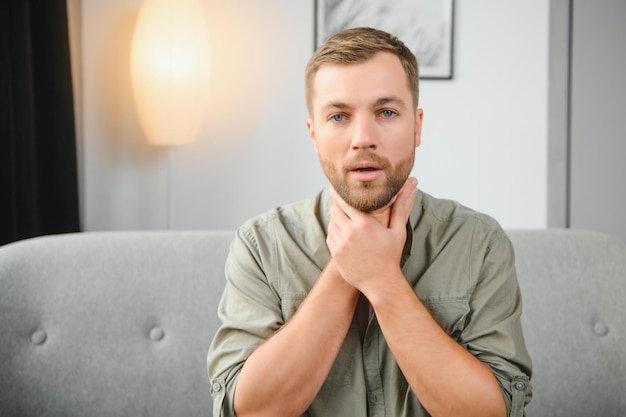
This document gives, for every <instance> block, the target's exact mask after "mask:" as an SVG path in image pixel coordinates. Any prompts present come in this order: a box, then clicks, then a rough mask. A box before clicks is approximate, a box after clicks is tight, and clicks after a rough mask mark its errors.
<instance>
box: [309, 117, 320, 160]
mask: <svg viewBox="0 0 626 417" xmlns="http://www.w3.org/2000/svg"><path fill="white" fill-rule="evenodd" d="M306 128H307V129H308V130H309V137H310V138H311V142H313V149H314V150H315V153H316V154H318V155H319V151H318V150H317V140H316V139H315V124H314V123H313V119H312V118H308V119H306Z"/></svg>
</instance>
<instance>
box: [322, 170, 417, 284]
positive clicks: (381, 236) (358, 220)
mask: <svg viewBox="0 0 626 417" xmlns="http://www.w3.org/2000/svg"><path fill="white" fill-rule="evenodd" d="M416 187H417V180H416V179H415V178H409V179H408V180H407V181H406V182H405V184H404V186H403V187H402V188H401V189H400V191H399V192H398V194H397V195H396V196H395V197H394V199H393V200H392V201H391V203H390V205H389V206H388V207H387V208H385V209H384V211H383V212H382V213H377V214H376V215H377V216H380V215H381V214H387V217H384V216H383V218H386V219H387V218H388V221H386V222H383V223H382V224H381V222H380V221H379V220H377V218H375V217H374V216H373V215H372V214H368V213H363V212H361V211H359V210H357V209H355V208H354V207H352V206H350V205H349V204H347V203H346V202H345V201H344V200H343V199H342V198H341V197H340V196H339V195H338V194H337V193H336V192H335V191H334V190H331V199H332V202H333V205H332V207H331V210H330V224H329V226H328V237H327V239H326V243H327V244H328V248H329V249H330V253H331V254H332V256H333V259H334V260H335V262H336V263H337V267H338V269H339V272H340V273H341V275H342V276H343V278H344V279H345V280H346V281H347V282H348V283H349V284H351V285H352V286H354V287H356V288H357V289H358V290H360V291H361V292H363V293H364V294H366V295H367V291H369V289H370V288H371V287H372V286H374V287H375V286H376V285H384V279H385V277H387V276H389V275H390V274H391V273H393V272H397V271H400V258H401V256H402V249H403V248H404V244H405V241H406V223H407V221H408V219H409V216H410V214H411V210H412V208H413V201H414V200H415V195H416V193H417V188H416Z"/></svg>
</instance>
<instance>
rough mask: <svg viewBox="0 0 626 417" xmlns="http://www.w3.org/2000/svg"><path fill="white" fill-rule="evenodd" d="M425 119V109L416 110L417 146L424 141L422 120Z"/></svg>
mask: <svg viewBox="0 0 626 417" xmlns="http://www.w3.org/2000/svg"><path fill="white" fill-rule="evenodd" d="M423 120H424V111H423V110H422V109H416V110H415V147H416V148H417V147H418V146H420V144H421V143H422V122H423Z"/></svg>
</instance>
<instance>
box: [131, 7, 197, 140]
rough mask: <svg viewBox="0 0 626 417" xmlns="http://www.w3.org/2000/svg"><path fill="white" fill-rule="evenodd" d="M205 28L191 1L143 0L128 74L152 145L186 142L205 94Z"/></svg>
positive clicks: (191, 135)
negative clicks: (129, 73)
mask: <svg viewBox="0 0 626 417" xmlns="http://www.w3.org/2000/svg"><path fill="white" fill-rule="evenodd" d="M208 61H209V56H208V30H207V27H206V22H205V19H204V11H203V10H202V7H201V5H200V4H199V3H198V1H197V0H146V1H145V2H144V4H143V6H142V8H141V11H140V12H139V18H138V19H137V26H136V27H135V33H134V36H133V45H132V55H131V76H132V84H133V90H134V93H135V102H136V105H137V110H138V113H139V118H140V120H141V125H142V127H143V129H144V132H145V134H146V136H147V138H148V141H149V142H150V143H152V144H154V145H163V146H176V145H186V144H191V143H193V141H194V140H195V138H196V135H197V134H198V130H199V128H200V125H201V123H202V117H203V115H204V113H205V111H206V105H207V104H208V98H209V91H208V90H209V85H208V73H209V62H208Z"/></svg>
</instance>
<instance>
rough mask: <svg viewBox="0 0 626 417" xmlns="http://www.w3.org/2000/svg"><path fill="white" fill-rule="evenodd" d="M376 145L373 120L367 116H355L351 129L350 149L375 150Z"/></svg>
mask: <svg viewBox="0 0 626 417" xmlns="http://www.w3.org/2000/svg"><path fill="white" fill-rule="evenodd" d="M376 147H377V139H376V128H375V126H374V122H373V121H372V120H370V119H369V118H367V117H360V118H356V119H355V121H354V129H353V131H352V149H353V150H355V151H358V150H365V149H369V150H376Z"/></svg>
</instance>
